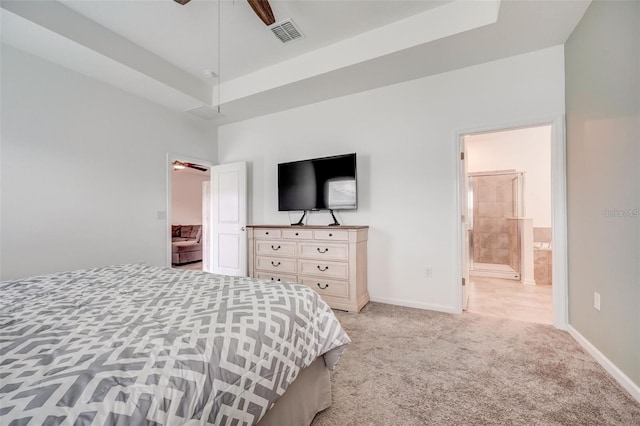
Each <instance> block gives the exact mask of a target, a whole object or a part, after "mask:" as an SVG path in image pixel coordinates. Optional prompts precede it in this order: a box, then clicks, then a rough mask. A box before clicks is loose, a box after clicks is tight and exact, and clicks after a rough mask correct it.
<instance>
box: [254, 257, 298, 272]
mask: <svg viewBox="0 0 640 426" xmlns="http://www.w3.org/2000/svg"><path fill="white" fill-rule="evenodd" d="M256 269H258V270H261V271H272V272H279V273H282V274H287V273H289V274H295V273H296V260H295V259H288V258H283V257H280V258H278V257H266V256H257V257H256Z"/></svg>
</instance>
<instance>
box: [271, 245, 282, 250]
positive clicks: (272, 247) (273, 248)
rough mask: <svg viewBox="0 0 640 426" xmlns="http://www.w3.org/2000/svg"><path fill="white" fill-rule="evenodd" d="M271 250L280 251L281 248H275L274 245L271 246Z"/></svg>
mask: <svg viewBox="0 0 640 426" xmlns="http://www.w3.org/2000/svg"><path fill="white" fill-rule="evenodd" d="M271 249H272V250H280V246H278V247H274V246H273V245H271Z"/></svg>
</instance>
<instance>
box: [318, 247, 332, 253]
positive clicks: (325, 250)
mask: <svg viewBox="0 0 640 426" xmlns="http://www.w3.org/2000/svg"><path fill="white" fill-rule="evenodd" d="M316 250H318V253H326V252H328V251H329V248H326V249H324V251H322V250H320V247H318V248H317V249H316Z"/></svg>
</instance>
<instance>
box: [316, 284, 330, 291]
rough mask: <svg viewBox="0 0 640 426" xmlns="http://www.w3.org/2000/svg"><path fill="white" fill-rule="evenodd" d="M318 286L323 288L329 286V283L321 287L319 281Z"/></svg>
mask: <svg viewBox="0 0 640 426" xmlns="http://www.w3.org/2000/svg"><path fill="white" fill-rule="evenodd" d="M318 287H320V288H321V289H323V290H324V289H325V288H329V284H325V285H324V287H322V286H321V285H320V283H318Z"/></svg>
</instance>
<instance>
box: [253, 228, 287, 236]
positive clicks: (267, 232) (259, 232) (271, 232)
mask: <svg viewBox="0 0 640 426" xmlns="http://www.w3.org/2000/svg"><path fill="white" fill-rule="evenodd" d="M253 233H254V234H255V236H256V238H281V237H282V230H281V229H268V228H267V229H265V228H256V229H255V230H254V231H253Z"/></svg>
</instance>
